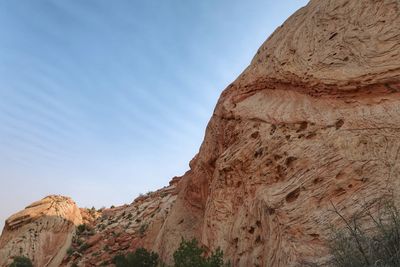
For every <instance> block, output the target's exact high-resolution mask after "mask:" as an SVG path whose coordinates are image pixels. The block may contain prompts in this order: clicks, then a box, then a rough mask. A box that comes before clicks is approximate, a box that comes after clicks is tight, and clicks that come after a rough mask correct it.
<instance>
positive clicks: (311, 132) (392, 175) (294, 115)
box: [0, 0, 400, 266]
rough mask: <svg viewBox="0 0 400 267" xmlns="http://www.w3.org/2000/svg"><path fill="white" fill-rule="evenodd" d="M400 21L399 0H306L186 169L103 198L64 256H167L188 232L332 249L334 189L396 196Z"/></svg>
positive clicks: (217, 241)
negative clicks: (120, 196)
mask: <svg viewBox="0 0 400 267" xmlns="http://www.w3.org/2000/svg"><path fill="white" fill-rule="evenodd" d="M399 33H400V2H399V1H398V0H377V1H371V0H359V1H353V0H312V1H310V3H309V4H308V5H307V6H306V7H304V8H302V9H300V10H299V11H297V12H296V13H295V14H294V15H293V16H291V17H290V18H289V19H288V20H287V21H286V22H285V23H284V24H283V25H282V26H281V27H279V28H278V29H277V30H276V31H275V32H274V34H273V35H271V37H270V38H269V39H268V40H267V41H266V42H265V43H264V44H263V45H262V46H261V48H260V49H259V51H258V52H257V54H256V56H255V57H254V59H253V60H252V62H251V64H250V66H249V67H248V68H247V69H246V70H245V71H244V72H243V73H242V74H241V75H240V76H239V77H238V79H237V80H236V81H235V82H233V83H232V84H231V85H230V86H229V87H228V88H227V89H226V90H225V91H224V92H223V93H222V95H221V97H220V99H219V101H218V104H217V107H216V108H215V111H214V114H213V116H212V118H211V120H210V122H209V124H208V127H207V130H206V135H205V139H204V142H203V144H202V146H201V148H200V151H199V153H198V155H196V157H195V158H194V159H193V160H192V161H191V162H190V170H189V171H188V172H187V173H186V174H185V175H184V176H183V177H182V178H180V179H179V178H175V179H174V180H173V181H172V183H171V185H170V187H168V188H165V189H162V190H159V191H157V192H156V193H154V194H151V195H149V196H146V197H142V198H139V199H137V201H135V202H134V203H132V204H131V205H126V206H123V207H118V208H113V209H110V210H105V211H103V213H102V215H101V217H99V218H98V219H97V220H95V221H94V222H92V225H91V226H92V227H93V229H95V230H94V232H92V233H91V234H87V235H84V236H78V237H77V238H78V239H81V241H79V242H78V240H75V241H76V244H75V243H73V244H72V247H74V248H75V249H77V250H78V251H77V252H76V253H75V252H74V253H73V254H71V255H69V256H66V257H65V258H64V261H63V265H70V264H71V263H78V264H80V266H98V265H100V264H103V263H108V262H109V261H110V259H111V258H112V256H113V255H115V254H116V253H118V252H126V251H133V250H134V249H136V248H137V247H139V246H144V247H146V248H147V249H150V250H155V251H156V252H158V253H159V254H160V255H161V257H162V258H163V259H164V260H166V261H169V260H171V255H172V253H173V252H174V251H175V249H176V248H177V247H178V245H179V243H180V241H181V237H185V238H192V237H195V238H197V239H198V240H200V241H201V243H202V244H203V245H204V246H205V247H207V248H209V249H210V250H211V249H212V250H213V249H216V248H217V247H221V248H222V249H223V251H224V253H225V254H224V255H225V257H226V259H229V260H231V262H232V264H233V266H297V265H299V264H300V265H301V264H302V263H304V262H317V263H318V264H321V263H323V262H325V260H326V257H327V251H326V248H325V246H324V244H325V238H326V236H327V233H328V232H327V228H328V226H329V225H330V224H340V219H339V218H338V216H337V215H336V214H335V213H333V212H332V211H331V203H333V204H334V205H335V206H336V207H337V208H338V209H339V210H340V211H341V212H342V213H343V214H344V215H345V216H346V215H351V214H353V213H354V212H355V211H357V210H358V209H359V208H360V205H361V204H363V203H366V202H369V201H372V200H374V199H378V198H380V197H381V196H384V195H386V194H393V195H394V197H395V199H396V200H398V199H399V189H400V160H399V153H400V152H399V151H400V126H399V125H400V34H399ZM30 220H32V219H30V217H25V213H23V214H21V215H20V216H18V218H17V217H15V218H14V219H12V220H9V222H8V223H7V226H6V229H5V231H4V233H3V236H2V239H1V243H0V249H1V248H2V247H11V248H12V249H8V250H6V251H15V250H18V245H17V243H16V242H12V240H15V239H13V238H10V237H9V236H10V235H11V233H17V234H18V235H17V234H15V236H18V238H19V239H18V240H22V237H21V236H22V235H26V233H29V231H28V230H29V229H28V228H27V227H25V225H31V224H32V223H31V222H30V223H29V221H30ZM32 221H36V220H32ZM142 225H145V226H142ZM15 227H16V228H15ZM24 227H25V228H24ZM46 233H47V232H46ZM82 242H85V243H86V244H87V246H85V249H86V250H80V249H82V247H79V246H81V245H79V244H81V243H82ZM18 244H33V243H32V242H31V243H29V242H23V241H21V242H20V243H18ZM35 244H37V243H35ZM38 244H41V243H40V242H39V243H38ZM78 245H79V246H78ZM0 251H4V249H3V250H0ZM28 251H29V250H28ZM43 251H45V250H43ZM0 253H3V252H0ZM41 253H42V254H43V253H44V252H41ZM42 254H41V255H42ZM0 255H1V254H0ZM7 255H9V254H7ZM32 255H33V254H32ZM43 255H44V254H43Z"/></svg>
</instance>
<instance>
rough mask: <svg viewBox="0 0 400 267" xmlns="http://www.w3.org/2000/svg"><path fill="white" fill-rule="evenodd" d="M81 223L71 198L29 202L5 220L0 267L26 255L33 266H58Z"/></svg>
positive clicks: (1, 240)
mask: <svg viewBox="0 0 400 267" xmlns="http://www.w3.org/2000/svg"><path fill="white" fill-rule="evenodd" d="M81 223H82V216H81V212H80V210H79V208H78V207H77V206H76V204H75V202H73V201H72V200H71V199H70V198H67V197H61V196H49V197H46V198H44V199H42V200H40V201H37V202H35V203H32V204H31V205H29V206H28V207H26V208H25V209H24V210H22V211H20V212H18V213H16V214H14V215H12V216H11V217H10V218H8V219H7V220H6V223H5V226H4V230H3V233H2V235H1V238H0V266H8V265H9V264H10V262H11V261H12V258H13V257H14V256H27V257H28V258H30V259H31V260H32V261H33V262H34V263H35V266H43V267H44V266H49V267H53V266H54V267H56V266H60V263H61V261H62V259H63V257H64V255H65V253H66V251H67V249H68V248H69V247H70V245H71V239H72V236H73V233H74V231H75V226H76V225H79V224H81Z"/></svg>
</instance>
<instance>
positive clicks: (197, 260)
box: [173, 239, 224, 267]
mask: <svg viewBox="0 0 400 267" xmlns="http://www.w3.org/2000/svg"><path fill="white" fill-rule="evenodd" d="M204 253H205V250H204V249H203V248H201V247H200V246H199V244H198V242H197V240H196V239H192V240H190V241H187V240H184V239H182V241H181V244H180V245H179V248H178V249H177V250H176V251H175V252H174V255H173V257H174V261H175V265H174V266H175V267H222V266H223V265H224V260H223V252H222V250H221V249H219V248H218V249H217V250H216V251H214V252H212V253H211V255H210V256H209V257H206V256H204Z"/></svg>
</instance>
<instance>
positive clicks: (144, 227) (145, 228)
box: [139, 223, 149, 237]
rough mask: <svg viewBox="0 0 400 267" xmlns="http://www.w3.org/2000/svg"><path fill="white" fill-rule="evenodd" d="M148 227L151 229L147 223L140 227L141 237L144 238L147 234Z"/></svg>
mask: <svg viewBox="0 0 400 267" xmlns="http://www.w3.org/2000/svg"><path fill="white" fill-rule="evenodd" d="M148 227H149V225H148V224H147V223H144V224H142V225H140V228H139V235H140V236H141V237H143V236H144V233H145V232H146V230H147V228H148Z"/></svg>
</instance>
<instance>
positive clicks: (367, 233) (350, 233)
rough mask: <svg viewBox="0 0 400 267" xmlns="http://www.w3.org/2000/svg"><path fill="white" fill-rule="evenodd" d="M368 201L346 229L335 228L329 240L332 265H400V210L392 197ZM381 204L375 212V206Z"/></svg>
mask: <svg viewBox="0 0 400 267" xmlns="http://www.w3.org/2000/svg"><path fill="white" fill-rule="evenodd" d="M374 204H376V205H367V206H366V207H365V208H364V209H363V210H362V211H361V212H359V213H356V214H354V215H353V216H352V217H351V218H348V219H347V218H345V217H344V216H343V215H342V214H341V213H340V212H339V211H338V210H337V209H336V207H335V206H333V205H332V206H333V208H334V211H335V212H336V214H337V215H338V216H339V217H340V218H341V220H342V221H343V222H344V225H345V227H344V228H343V229H333V231H332V235H331V237H330V240H329V243H328V245H329V249H330V252H331V254H332V262H331V265H333V266H338V267H364V266H385V267H395V266H400V212H399V210H398V208H397V207H396V206H395V205H394V203H393V202H392V201H388V200H379V202H378V203H374ZM373 206H375V207H377V211H376V212H375V213H374V214H373V212H372V210H371V209H372V207H373Z"/></svg>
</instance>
